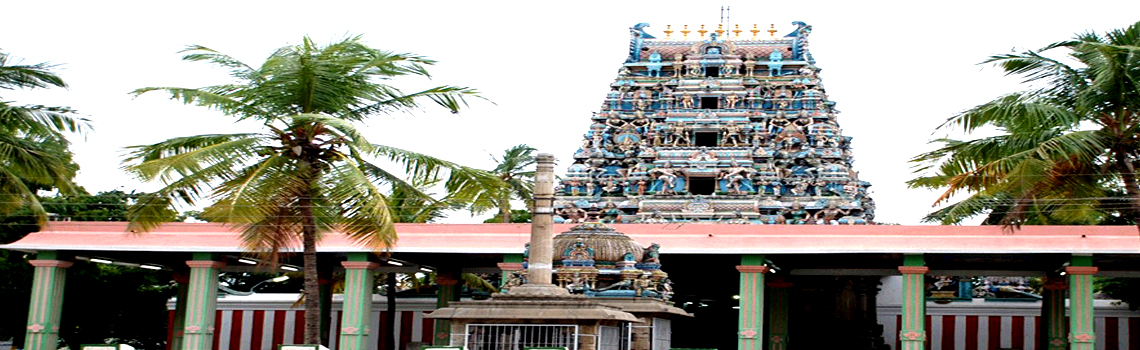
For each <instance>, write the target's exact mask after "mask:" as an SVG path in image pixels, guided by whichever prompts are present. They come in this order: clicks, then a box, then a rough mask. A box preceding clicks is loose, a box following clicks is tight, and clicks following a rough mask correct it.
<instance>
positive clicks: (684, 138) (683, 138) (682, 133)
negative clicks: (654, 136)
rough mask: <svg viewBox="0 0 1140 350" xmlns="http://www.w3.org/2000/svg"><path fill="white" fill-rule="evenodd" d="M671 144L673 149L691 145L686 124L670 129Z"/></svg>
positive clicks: (676, 125)
mask: <svg viewBox="0 0 1140 350" xmlns="http://www.w3.org/2000/svg"><path fill="white" fill-rule="evenodd" d="M669 141H670V142H669V143H670V144H672V145H673V147H677V146H686V145H688V144H689V129H688V128H686V127H685V125H684V124H680V123H678V124H675V125H673V126H671V127H670V129H669Z"/></svg>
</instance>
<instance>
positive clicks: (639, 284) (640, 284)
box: [633, 272, 654, 297]
mask: <svg viewBox="0 0 1140 350" xmlns="http://www.w3.org/2000/svg"><path fill="white" fill-rule="evenodd" d="M652 277H653V274H651V273H648V272H646V273H643V274H641V276H640V277H638V278H637V279H635V280H633V296H636V297H647V296H649V295H648V294H646V293H645V292H646V291H651V290H653V289H654V288H653V287H654V286H653V284H654V283H653V280H652Z"/></svg>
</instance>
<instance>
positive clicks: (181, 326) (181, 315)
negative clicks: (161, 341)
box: [169, 270, 190, 350]
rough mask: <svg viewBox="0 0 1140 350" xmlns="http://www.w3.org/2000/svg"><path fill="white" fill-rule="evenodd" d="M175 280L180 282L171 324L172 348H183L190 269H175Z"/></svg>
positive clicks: (176, 349)
mask: <svg viewBox="0 0 1140 350" xmlns="http://www.w3.org/2000/svg"><path fill="white" fill-rule="evenodd" d="M171 277H173V278H174V282H176V283H178V296H177V297H175V299H174V323H173V324H171V325H169V327H170V329H172V330H174V331H173V332H171V333H172V334H171V337H170V349H174V350H181V349H182V336H183V331H184V330H185V329H186V324H185V322H186V297H187V296H188V295H189V294H190V271H188V270H179V271H175V272H174V274H173V276H171Z"/></svg>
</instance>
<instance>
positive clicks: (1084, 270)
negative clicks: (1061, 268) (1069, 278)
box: [1065, 266, 1098, 275]
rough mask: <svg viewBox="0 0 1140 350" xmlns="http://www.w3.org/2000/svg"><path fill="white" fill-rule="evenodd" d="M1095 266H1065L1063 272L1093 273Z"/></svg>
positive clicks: (1072, 273) (1095, 270)
mask: <svg viewBox="0 0 1140 350" xmlns="http://www.w3.org/2000/svg"><path fill="white" fill-rule="evenodd" d="M1097 270H1098V269H1097V267H1096V266H1065V273H1067V274H1070V275H1095V274H1096V272H1097Z"/></svg>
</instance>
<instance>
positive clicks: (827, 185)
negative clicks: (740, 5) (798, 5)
mask: <svg viewBox="0 0 1140 350" xmlns="http://www.w3.org/2000/svg"><path fill="white" fill-rule="evenodd" d="M793 24H794V25H796V29H795V30H794V31H792V32H791V33H789V34H787V35H785V36H782V37H776V36H775V35H774V34H775V30H774V29H773V30H769V33H768V36H763V35H760V34H759V32H760V30H759V29H755V28H754V29H752V30H751V31H750V32H751V34H752V35H751V36H747V35H744V36H742V35H741V32H742V30H740V29H735V30H732V31H731V33H729V32H726V31H725V30H723V29H719V28H718V29H717V30H715V31H712V32H711V33H710V32H708V31H706V30H704V26H702V29H700V30H698V31H697V32H698V35H693V36H690V31H689V30H688V29H685V30H682V31H681V33H682V37H680V38H675V37H673V36H672V34H673V31H672V30H671V29H667V30H665V33H666V36H665V38H655V37H654V36H652V35H650V34H648V33H646V32H645V31H644V28H645V27H647V26H648V25H647V24H645V23H641V24H638V25H636V26H634V27H632V28H630V37H631V38H630V48H629V56H628V58H627V59H626V61H625V63H624V64H622V66H621V69H620V70H619V71H618V76H617V78H615V79H614V81H613V83H611V84H610V88H611V91H610V92H609V93H608V94H607V96H606V99H605V102H604V103H603V104H602V106H601V109H600V110H599V111H598V112H596V113H594V115H593V116H592V117H591V122H592V124H590V126H589V130H588V131H587V132H586V134H585V135H584V136H583V138H582V146H581V148H579V149H578V150H577V151H576V152H574V156H573V159H574V163H573V164H572V165H570V167H569V169H568V171H567V173H566V176H565V177H564V178H563V179H562V181H561V183H560V184H559V188H558V190H557V194H558V195H559V197H558V202H557V203H556V205H555V206H556V208H558V214H559V216H560V219H561V220H563V221H566V222H571V223H573V222H580V221H592V220H595V219H596V220H600V221H602V222H606V223H614V222H623V223H633V222H637V223H660V222H671V221H686V222H693V221H696V222H725V223H740V224H748V223H755V224H796V225H800V224H816V223H819V224H868V223H872V222H873V221H874V217H875V204H874V201H873V200H872V199H871V198H870V197H869V196H868V195H867V188H868V187H870V186H871V184H870V183H868V182H866V181H860V180H859V176H858V173H857V172H855V171H854V170H853V168H852V163H853V160H852V151H851V149H852V147H851V143H852V142H851V137H849V136H843V134H842V130H840V128H839V123H838V121H837V119H836V116H837V114H838V113H839V111H838V110H837V109H836V108H835V102H832V101H830V100H828V97H827V93H826V90H825V89H824V87H823V82H822V80H821V78H820V74H819V73H820V68H819V67H817V66H816V65H815V59H814V58H812V55H811V51H810V50H809V49H808V37H809V34H811V26H810V25H807V24H805V23H803V22H795V23H793ZM686 28H687V26H686Z"/></svg>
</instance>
